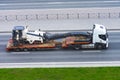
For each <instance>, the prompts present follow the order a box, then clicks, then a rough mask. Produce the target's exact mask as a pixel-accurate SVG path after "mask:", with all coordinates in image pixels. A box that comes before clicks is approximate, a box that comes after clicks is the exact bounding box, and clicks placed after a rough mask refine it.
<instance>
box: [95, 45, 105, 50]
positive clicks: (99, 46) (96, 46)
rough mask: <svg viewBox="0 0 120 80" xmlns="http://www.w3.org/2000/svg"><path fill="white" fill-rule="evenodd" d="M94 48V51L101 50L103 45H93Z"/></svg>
mask: <svg viewBox="0 0 120 80" xmlns="http://www.w3.org/2000/svg"><path fill="white" fill-rule="evenodd" d="M95 48H96V49H103V45H102V44H96V45H95Z"/></svg>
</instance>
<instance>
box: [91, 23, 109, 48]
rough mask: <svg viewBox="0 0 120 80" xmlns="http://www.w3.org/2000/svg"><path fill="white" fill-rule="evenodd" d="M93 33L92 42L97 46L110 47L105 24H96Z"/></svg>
mask: <svg viewBox="0 0 120 80" xmlns="http://www.w3.org/2000/svg"><path fill="white" fill-rule="evenodd" d="M92 35H93V38H92V39H93V40H92V43H93V44H94V46H95V48H98V49H101V48H108V33H107V29H106V28H105V26H103V25H99V24H94V25H93V31H92Z"/></svg>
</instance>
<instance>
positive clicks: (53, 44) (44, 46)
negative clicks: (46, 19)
mask: <svg viewBox="0 0 120 80" xmlns="http://www.w3.org/2000/svg"><path fill="white" fill-rule="evenodd" d="M56 44H57V43H56V42H54V41H49V42H47V43H41V44H20V45H19V46H14V45H13V41H12V39H10V40H9V41H8V44H7V47H6V51H36V50H42V49H53V48H56Z"/></svg>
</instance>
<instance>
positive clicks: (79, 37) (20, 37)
mask: <svg viewBox="0 0 120 80" xmlns="http://www.w3.org/2000/svg"><path fill="white" fill-rule="evenodd" d="M56 48H57V49H58V48H59V49H71V48H72V49H84V48H85V49H88V48H93V49H107V48H108V33H107V29H106V28H105V26H103V25H100V24H94V25H93V29H92V31H91V32H83V31H77V32H64V33H50V32H46V31H41V30H40V29H39V30H35V31H34V30H29V29H28V27H24V26H15V27H14V28H13V30H12V38H11V39H10V40H9V41H8V44H7V46H6V50H7V51H33V50H34V51H36V50H47V49H56Z"/></svg>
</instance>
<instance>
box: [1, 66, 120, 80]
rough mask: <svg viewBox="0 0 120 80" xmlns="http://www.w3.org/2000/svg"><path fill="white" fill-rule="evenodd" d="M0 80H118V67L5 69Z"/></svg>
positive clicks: (119, 68) (119, 72)
mask: <svg viewBox="0 0 120 80" xmlns="http://www.w3.org/2000/svg"><path fill="white" fill-rule="evenodd" d="M0 80H120V67H97V68H96V67H93V68H12V69H11V68H7V69H0Z"/></svg>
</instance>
